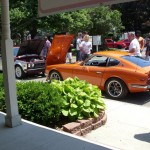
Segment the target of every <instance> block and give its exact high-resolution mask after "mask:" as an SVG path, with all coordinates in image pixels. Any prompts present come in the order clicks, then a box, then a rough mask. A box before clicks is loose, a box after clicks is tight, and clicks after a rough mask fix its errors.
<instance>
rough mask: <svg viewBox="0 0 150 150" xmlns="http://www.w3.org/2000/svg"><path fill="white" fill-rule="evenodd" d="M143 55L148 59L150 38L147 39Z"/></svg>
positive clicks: (149, 56) (149, 58)
mask: <svg viewBox="0 0 150 150" xmlns="http://www.w3.org/2000/svg"><path fill="white" fill-rule="evenodd" d="M145 56H146V59H148V60H150V38H148V39H147V45H146V52H145Z"/></svg>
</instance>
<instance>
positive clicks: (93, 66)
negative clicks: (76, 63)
mask: <svg viewBox="0 0 150 150" xmlns="http://www.w3.org/2000/svg"><path fill="white" fill-rule="evenodd" d="M107 60H108V59H107V57H105V56H96V55H95V56H93V57H91V58H90V59H89V60H87V61H85V62H84V63H83V64H82V65H81V66H80V67H77V68H74V69H73V72H72V73H73V77H78V78H79V79H81V80H86V81H87V82H89V83H91V84H93V85H97V86H99V87H100V85H101V81H102V80H103V75H104V73H105V67H106V64H107Z"/></svg>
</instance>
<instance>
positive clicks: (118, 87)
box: [105, 78, 129, 99]
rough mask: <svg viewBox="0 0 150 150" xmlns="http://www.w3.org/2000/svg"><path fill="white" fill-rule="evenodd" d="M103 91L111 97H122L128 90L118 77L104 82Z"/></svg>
mask: <svg viewBox="0 0 150 150" xmlns="http://www.w3.org/2000/svg"><path fill="white" fill-rule="evenodd" d="M105 91H106V93H107V95H108V96H109V97H111V98H113V99H122V98H124V97H125V96H126V95H127V94H128V92H129V91H128V88H127V86H126V84H125V83H124V82H123V81H122V80H120V79H118V78H111V79H109V80H108V81H107V82H106V85H105Z"/></svg>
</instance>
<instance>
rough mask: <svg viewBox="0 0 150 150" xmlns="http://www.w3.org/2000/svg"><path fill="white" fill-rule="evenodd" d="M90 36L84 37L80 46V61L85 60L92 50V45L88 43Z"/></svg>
mask: <svg viewBox="0 0 150 150" xmlns="http://www.w3.org/2000/svg"><path fill="white" fill-rule="evenodd" d="M89 39H90V36H89V35H87V34H86V35H85V36H84V37H83V41H82V42H81V44H80V50H81V53H82V54H81V57H82V60H85V59H87V58H88V57H89V56H90V54H91V50H92V43H91V42H90V41H89Z"/></svg>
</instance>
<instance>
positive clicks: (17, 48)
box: [13, 47, 19, 56]
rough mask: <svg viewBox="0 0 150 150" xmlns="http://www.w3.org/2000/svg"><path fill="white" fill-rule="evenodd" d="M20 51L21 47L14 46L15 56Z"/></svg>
mask: <svg viewBox="0 0 150 150" xmlns="http://www.w3.org/2000/svg"><path fill="white" fill-rule="evenodd" d="M18 51H19V47H14V49H13V56H17V54H18Z"/></svg>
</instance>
